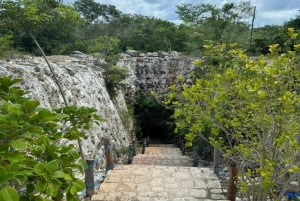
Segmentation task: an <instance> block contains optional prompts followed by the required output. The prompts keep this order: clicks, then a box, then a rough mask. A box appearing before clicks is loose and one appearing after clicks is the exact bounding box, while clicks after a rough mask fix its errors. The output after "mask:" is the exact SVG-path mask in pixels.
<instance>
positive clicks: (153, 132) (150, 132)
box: [142, 125, 168, 144]
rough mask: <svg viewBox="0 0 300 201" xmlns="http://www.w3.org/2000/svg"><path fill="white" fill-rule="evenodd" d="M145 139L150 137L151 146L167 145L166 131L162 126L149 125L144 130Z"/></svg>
mask: <svg viewBox="0 0 300 201" xmlns="http://www.w3.org/2000/svg"><path fill="white" fill-rule="evenodd" d="M142 133H143V138H146V137H149V139H150V142H149V143H150V144H164V143H167V139H168V137H167V133H166V130H165V129H164V128H163V127H161V126H156V125H149V126H145V127H143V128H142Z"/></svg>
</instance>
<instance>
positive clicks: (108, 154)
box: [78, 137, 149, 200]
mask: <svg viewBox="0 0 300 201" xmlns="http://www.w3.org/2000/svg"><path fill="white" fill-rule="evenodd" d="M136 143H143V145H142V150H144V151H145V148H146V147H147V146H149V137H147V138H145V139H144V140H143V141H132V143H131V144H130V145H129V147H128V164H131V163H132V161H133V157H134V156H136ZM114 151H115V147H114V145H113V144H111V143H109V140H106V141H105V142H104V152H102V153H100V154H99V155H98V156H97V157H96V158H95V159H87V160H86V162H87V168H86V170H85V185H86V188H85V190H84V191H82V192H79V193H78V198H79V200H82V199H84V198H86V197H88V198H91V197H92V196H93V194H94V193H95V188H97V187H98V186H100V185H101V183H102V182H103V181H104V179H105V177H106V175H107V172H108V171H109V170H113V169H114V166H115V164H114V157H113V156H114V153H113V152H114ZM142 152H143V151H142ZM104 158H105V161H106V166H105V171H104V172H103V173H101V174H100V175H95V173H94V169H95V166H96V165H97V164H99V162H100V161H102V160H103V159H104Z"/></svg>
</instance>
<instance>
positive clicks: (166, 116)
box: [134, 94, 174, 144]
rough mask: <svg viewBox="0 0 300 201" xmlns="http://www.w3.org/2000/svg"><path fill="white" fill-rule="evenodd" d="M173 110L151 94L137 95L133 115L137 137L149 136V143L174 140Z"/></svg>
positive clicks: (171, 141) (140, 138)
mask: <svg viewBox="0 0 300 201" xmlns="http://www.w3.org/2000/svg"><path fill="white" fill-rule="evenodd" d="M172 114H173V111H172V110H170V109H168V108H166V107H165V106H164V105H162V104H161V103H159V102H158V101H157V100H156V99H155V98H153V96H151V95H145V94H143V95H139V96H138V97H137V98H136V102H135V105H134V115H135V117H136V120H137V121H136V122H138V125H137V126H138V127H139V128H140V129H139V131H140V132H138V133H137V139H138V140H139V141H141V140H142V139H144V138H146V137H148V136H149V138H150V143H151V144H158V143H162V144H164V143H173V142H174V134H173V132H174V121H173V119H172V118H171V116H172Z"/></svg>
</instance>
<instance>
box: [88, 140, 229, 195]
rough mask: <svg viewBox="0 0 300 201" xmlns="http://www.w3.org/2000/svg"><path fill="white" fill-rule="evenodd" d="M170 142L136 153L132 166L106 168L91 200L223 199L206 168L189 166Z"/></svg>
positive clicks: (186, 157) (210, 172) (217, 184)
mask: <svg viewBox="0 0 300 201" xmlns="http://www.w3.org/2000/svg"><path fill="white" fill-rule="evenodd" d="M191 166H192V160H191V158H189V157H188V156H182V155H181V153H180V151H179V149H178V148H176V147H174V146H173V145H157V146H151V145H150V147H147V148H146V153H145V154H138V155H137V156H136V157H135V158H134V160H133V164H132V165H122V166H118V167H116V168H114V170H112V171H109V173H108V175H107V177H106V179H105V181H104V183H103V184H101V186H100V190H99V191H98V193H97V194H96V195H94V196H93V197H92V200H93V201H196V200H200V201H225V198H224V196H223V194H224V192H223V191H222V189H221V185H220V182H219V179H218V178H217V177H216V175H214V174H213V173H212V170H211V169H210V168H203V167H191Z"/></svg>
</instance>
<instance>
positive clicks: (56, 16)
mask: <svg viewBox="0 0 300 201" xmlns="http://www.w3.org/2000/svg"><path fill="white" fill-rule="evenodd" d="M0 16H1V19H0V25H1V26H3V29H2V27H1V29H0V34H1V35H4V34H7V33H11V34H12V35H13V38H12V39H13V45H14V46H15V47H17V48H19V49H21V50H23V51H27V52H34V51H35V48H34V47H35V45H34V42H33V39H32V37H35V38H36V39H37V40H38V41H40V42H41V46H42V47H43V49H45V52H46V53H49V54H52V53H54V52H55V53H65V52H67V51H68V50H70V49H69V48H68V47H70V46H71V44H73V43H75V41H76V39H77V35H78V28H79V27H80V26H81V25H82V24H83V20H82V19H81V18H80V15H79V13H77V12H76V11H75V10H74V9H73V8H72V7H71V6H66V5H63V4H61V3H57V4H53V3H51V1H43V0H34V1H31V0H30V1H29V0H21V1H12V0H8V1H2V2H1V3H0Z"/></svg>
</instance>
